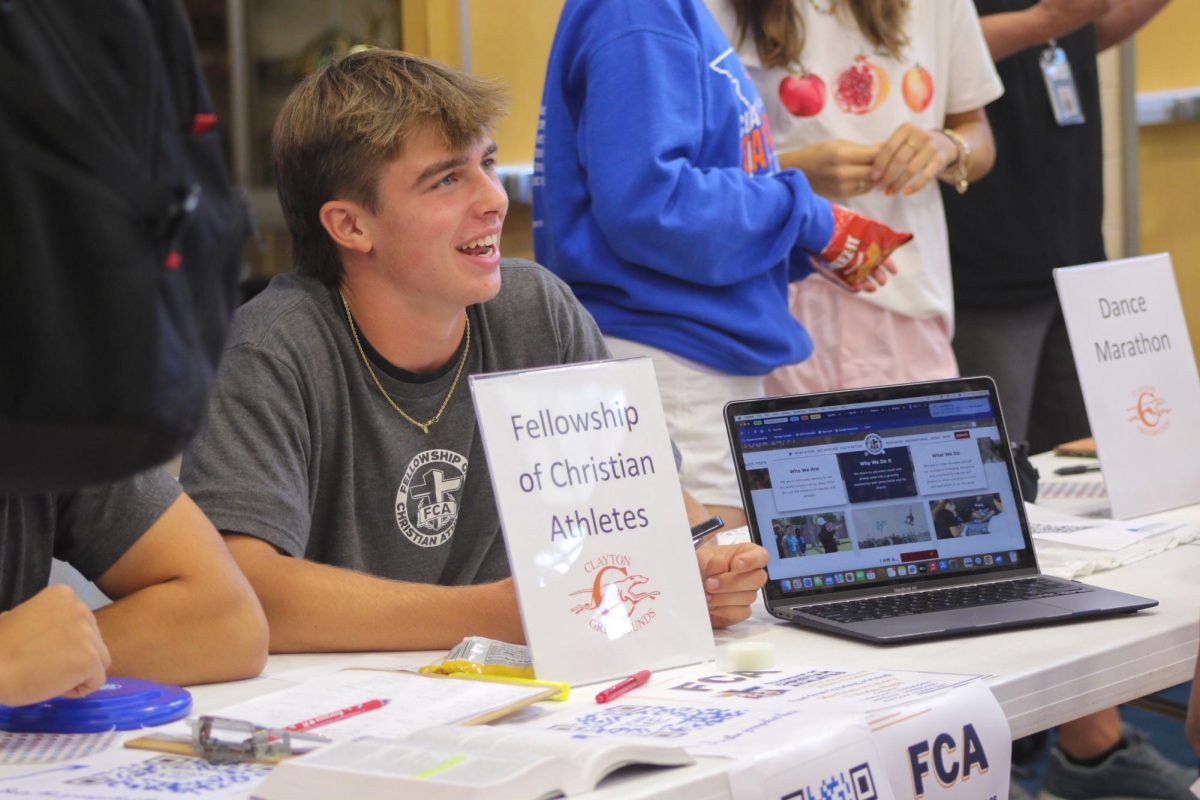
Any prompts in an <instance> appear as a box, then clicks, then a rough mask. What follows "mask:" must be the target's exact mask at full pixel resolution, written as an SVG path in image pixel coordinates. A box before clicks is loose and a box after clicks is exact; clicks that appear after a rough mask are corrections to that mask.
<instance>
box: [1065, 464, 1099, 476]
mask: <svg viewBox="0 0 1200 800" xmlns="http://www.w3.org/2000/svg"><path fill="white" fill-rule="evenodd" d="M1099 471H1100V465H1099V464H1072V465H1071V466H1069V467H1059V468H1058V469H1056V470H1054V474H1055V475H1082V474H1083V473H1085V472H1099Z"/></svg>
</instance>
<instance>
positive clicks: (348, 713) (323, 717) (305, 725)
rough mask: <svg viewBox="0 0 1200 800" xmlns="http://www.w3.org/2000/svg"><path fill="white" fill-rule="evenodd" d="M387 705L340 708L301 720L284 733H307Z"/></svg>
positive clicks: (370, 702)
mask: <svg viewBox="0 0 1200 800" xmlns="http://www.w3.org/2000/svg"><path fill="white" fill-rule="evenodd" d="M387 704H388V701H387V700H378V699H376V700H367V701H366V702H365V703H359V704H357V705H353V706H350V707H349V708H340V709H338V710H337V711H330V712H329V713H328V714H320V715H318V716H315V717H311V718H310V719H306V720H301V721H300V722H296V723H293V724H291V725H288V726H287V727H286V728H284V730H285V731H291V732H297V731H307V730H311V729H312V728H317V727H320V726H321V725H328V724H330V723H332V722H340V721H341V720H344V719H346V718H348V717H353V716H357V715H359V714H364V713H366V712H367V711H374V710H375V709H377V708H383V707H384V706H386V705H387Z"/></svg>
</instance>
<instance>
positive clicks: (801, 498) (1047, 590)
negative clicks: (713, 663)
mask: <svg viewBox="0 0 1200 800" xmlns="http://www.w3.org/2000/svg"><path fill="white" fill-rule="evenodd" d="M725 424H726V428H727V430H728V432H729V440H730V445H731V447H732V448H733V457H734V462H735V465H736V468H737V472H738V482H739V483H740V485H741V490H742V500H743V502H744V503H745V508H746V513H747V517H748V520H749V527H750V535H751V537H752V538H753V540H754V541H755V542H756V543H758V544H761V545H762V546H763V547H765V548H766V550H767V552H768V553H769V554H770V561H769V562H768V564H767V575H768V581H767V584H766V586H765V587H764V588H763V600H764V602H765V604H766V608H767V610H768V611H769V612H770V613H771V614H773V615H774V616H776V617H779V618H781V619H785V620H788V621H789V622H793V623H795V624H797V625H802V626H804V627H808V628H816V629H819V630H824V631H830V632H832V633H838V634H842V635H845V636H851V637H854V638H859V639H866V640H869V641H873V642H881V643H886V642H902V641H913V640H916V639H926V638H931V637H936V636H949V635H954V634H960V633H968V632H974V631H982V630H993V629H998V628H1011V627H1018V626H1023V625H1036V624H1041V623H1048V622H1061V621H1065V620H1069V619H1077V618H1082V617H1092V616H1098V615H1101V614H1115V613H1118V612H1128V611H1137V610H1138V609H1142V608H1149V607H1151V606H1155V605H1158V601H1156V600H1151V599H1149V598H1146V597H1137V596H1135V595H1129V594H1124V593H1121V592H1115V591H1111V590H1108V589H1101V588H1098V587H1093V586H1088V585H1086V584H1082V583H1079V582H1077V581H1067V580H1062V579H1059V578H1053V577H1050V576H1045V575H1041V573H1040V572H1039V570H1038V565H1037V559H1036V557H1035V554H1034V550H1033V542H1032V539H1031V538H1030V532H1029V523H1028V521H1027V520H1026V518H1025V509H1024V506H1023V505H1022V502H1021V494H1020V489H1019V488H1018V485H1017V474H1016V469H1015V467H1014V465H1013V459H1012V451H1011V449H1010V448H1009V446H1008V435H1007V433H1006V432H1005V429H1004V421H1003V420H1002V418H1001V415H1000V404H999V401H998V400H997V396H996V387H995V384H994V383H993V382H992V379H991V378H986V377H983V378H958V379H955V380H948V381H937V382H932V383H911V384H902V385H896V386H881V387H874V388H869V389H854V390H847V391H839V392H827V393H823V394H809V395H796V396H791V397H773V398H765V399H755V400H739V401H735V402H732V403H729V404H727V405H726V406H725Z"/></svg>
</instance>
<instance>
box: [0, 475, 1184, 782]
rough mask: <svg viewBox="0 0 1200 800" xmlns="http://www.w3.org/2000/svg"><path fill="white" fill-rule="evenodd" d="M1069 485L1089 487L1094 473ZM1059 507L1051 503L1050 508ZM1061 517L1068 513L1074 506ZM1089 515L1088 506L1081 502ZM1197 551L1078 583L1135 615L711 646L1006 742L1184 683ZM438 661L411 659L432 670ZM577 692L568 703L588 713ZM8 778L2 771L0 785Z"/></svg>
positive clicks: (763, 626)
mask: <svg viewBox="0 0 1200 800" xmlns="http://www.w3.org/2000/svg"><path fill="white" fill-rule="evenodd" d="M1035 463H1036V464H1037V465H1038V466H1039V469H1041V470H1042V473H1043V478H1049V477H1052V475H1051V470H1052V468H1053V467H1054V466H1055V465H1058V464H1063V463H1078V462H1073V461H1069V460H1064V459H1054V458H1053V457H1052V456H1048V455H1042V456H1038V457H1037V458H1035ZM1072 480H1081V481H1097V480H1099V477H1098V476H1097V475H1096V474H1095V473H1092V474H1089V475H1083V476H1078V477H1077V478H1072ZM1055 505H1059V504H1055ZM1075 505H1076V507H1074V508H1072V507H1070V506H1067V507H1066V508H1065V509H1064V510H1069V511H1072V512H1073V513H1078V511H1079V510H1081V508H1082V507H1080V506H1079V505H1078V504H1075ZM1090 505H1091V507H1093V508H1094V507H1096V506H1097V504H1096V503H1095V501H1091V503H1090ZM1152 518H1154V519H1172V520H1181V521H1200V506H1191V507H1188V508H1185V509H1178V510H1175V511H1169V512H1164V513H1162V514H1156V515H1153V517H1152ZM1198 575H1200V546H1197V545H1194V544H1192V545H1184V546H1181V547H1178V548H1175V549H1173V550H1169V551H1167V552H1165V553H1161V554H1159V555H1156V556H1153V557H1151V558H1148V559H1146V560H1144V561H1141V562H1139V563H1136V564H1132V565H1128V566H1125V567H1122V568H1120V569H1117V570H1112V571H1110V572H1106V573H1098V574H1096V575H1093V576H1091V577H1089V578H1087V579H1086V580H1087V581H1088V582H1090V583H1094V584H1096V585H1099V586H1105V587H1109V588H1113V589H1120V590H1122V591H1126V592H1131V593H1133V594H1141V595H1146V596H1148V597H1153V598H1155V599H1157V600H1158V601H1159V605H1158V606H1157V607H1155V608H1153V609H1149V610H1147V611H1141V612H1138V613H1136V614H1130V615H1122V616H1118V617H1108V618H1103V619H1097V620H1092V621H1084V622H1073V623H1067V624H1061V625H1053V626H1048V627H1037V628H1026V629H1021V630H1014V631H1009V632H1003V633H989V634H985V635H978V636H970V637H960V638H952V639H943V640H936V641H932V642H922V643H918V644H909V645H889V646H880V645H871V644H867V643H863V642H857V641H853V640H849V639H842V638H839V637H836V636H833V635H829V634H823V633H819V632H815V631H808V630H802V629H800V628H796V627H794V626H791V625H787V624H785V623H781V622H779V621H777V620H775V619H774V618H772V617H770V616H769V615H767V614H766V612H765V611H764V610H763V609H762V607H761V605H759V606H758V607H756V609H755V613H754V616H753V617H752V619H751V620H749V621H748V622H745V623H742V624H740V625H738V626H736V627H734V628H733V629H732V630H727V631H718V632H717V634H716V638H717V644H718V646H720V645H723V644H728V643H730V642H735V641H746V640H753V641H766V642H771V643H772V644H773V645H774V648H775V653H776V661H777V662H778V663H779V664H784V665H789V666H804V665H815V666H831V667H843V668H847V669H860V668H863V667H868V668H878V669H897V670H930V669H933V670H937V671H941V672H962V673H986V674H990V675H992V676H993V677H992V678H990V679H989V681H988V685H989V686H990V687H991V689H992V692H993V693H994V694H995V696H996V699H997V700H998V701H999V702H1000V705H1001V707H1002V708H1003V709H1004V713H1005V716H1006V717H1007V718H1008V721H1009V725H1010V726H1011V728H1012V734H1013V736H1014V737H1020V736H1024V735H1026V734H1029V733H1033V732H1035V731H1039V730H1043V729H1045V728H1049V727H1052V726H1054V725H1057V724H1059V723H1062V722H1065V721H1067V720H1071V719H1075V718H1077V717H1080V716H1083V715H1084V714H1087V713H1090V712H1093V711H1098V710H1100V709H1103V708H1108V707H1109V706H1113V705H1117V704H1119V703H1122V702H1126V701H1129V700H1132V699H1135V698H1137V697H1141V696H1143V695H1146V694H1150V693H1153V692H1155V691H1159V690H1161V689H1164V688H1167V687H1169V686H1173V685H1175V684H1178V683H1182V682H1184V681H1187V680H1189V679H1190V678H1191V677H1192V673H1193V669H1194V664H1195V659H1196V653H1197V647H1198V644H1200V591H1198V590H1197V588H1196V584H1197V576H1198ZM440 655H442V654H441V653H429V654H423V655H422V656H418V657H417V658H416V659H415V660H419V661H421V662H422V663H428V662H432V661H435V660H436V659H437V658H438V657H439V656H440ZM334 658H337V659H344V658H345V656H344V655H336V656H335V655H315V654H314V655H279V656H272V657H271V658H270V661H269V664H268V667H267V674H279V673H281V672H284V671H287V670H292V669H298V668H302V667H306V666H310V665H317V664H321V663H323V662H328V661H329V660H330V659H334ZM287 685H288V684H287V683H286V682H285V681H282V680H279V679H276V678H270V677H260V678H256V679H253V680H248V681H239V682H236V683H226V684H214V685H210V686H198V687H194V688H193V689H192V693H193V697H194V699H195V709H194V713H196V714H203V713H209V712H211V711H213V710H215V709H217V708H220V707H222V706H226V705H229V704H231V703H235V702H238V701H241V700H245V699H248V698H250V697H253V696H255V695H258V694H262V693H265V692H267V691H271V690H273V689H276V688H283V687H284V686H287ZM590 696H591V693H590V692H587V691H586V690H580V691H579V692H578V693H577V694H576V696H575V697H573V698H572V701H571V702H579V703H590V702H591V701H590ZM727 766H728V762H726V761H724V760H722V759H716V758H708V759H702V760H701V761H700V763H698V764H696V765H694V766H690V767H684V768H680V769H674V770H669V771H661V772H655V773H651V774H647V775H641V776H625V777H623V778H622V779H619V781H618V782H616V783H615V785H614V784H613V783H609V784H606V785H605V787H604V788H603V789H602V790H600V791H598V792H595V793H592V794H591V795H589V796H590V797H595V798H639V797H645V798H650V797H654V798H663V797H672V796H678V797H681V798H683V797H686V798H689V800H699V799H702V798H727V797H728V796H729V795H728V786H727V782H726V779H725V774H724V773H725V771H726V769H727ZM13 771H15V770H14V769H13V768H0V775H2V774H5V773H10V774H11V772H13Z"/></svg>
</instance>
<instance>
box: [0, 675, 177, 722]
mask: <svg viewBox="0 0 1200 800" xmlns="http://www.w3.org/2000/svg"><path fill="white" fill-rule="evenodd" d="M191 708H192V696H191V695H190V694H188V691H187V690H186V689H182V688H180V687H178V686H169V685H167V684H163V683H154V682H153V681H143V680H140V679H138V678H117V677H114V676H111V675H110V676H109V678H108V682H107V683H105V684H104V685H103V686H101V687H100V688H99V689H97V690H96V691H94V692H92V693H91V694H89V695H88V696H86V697H55V698H52V699H50V700H46V701H45V702H42V703H33V704H31V705H27V706H0V731H8V732H10V733H96V732H99V731H112V730H117V731H128V730H134V729H136V728H147V727H150V726H152V725H162V724H163V723H166V722H171V721H173V720H177V719H179V718H180V717H182V716H185V715H186V714H187V713H188V711H190V710H191Z"/></svg>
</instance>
